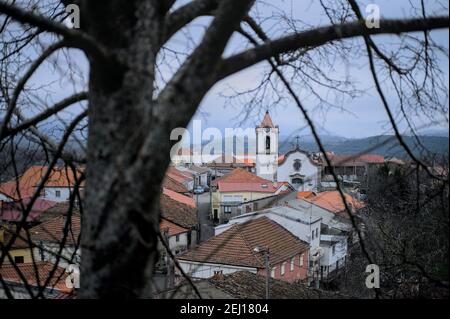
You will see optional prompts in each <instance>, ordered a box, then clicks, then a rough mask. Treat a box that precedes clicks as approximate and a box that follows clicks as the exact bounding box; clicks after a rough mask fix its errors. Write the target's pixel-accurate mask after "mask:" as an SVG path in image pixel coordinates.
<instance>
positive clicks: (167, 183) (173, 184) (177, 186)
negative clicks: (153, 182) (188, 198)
mask: <svg viewBox="0 0 450 319" xmlns="http://www.w3.org/2000/svg"><path fill="white" fill-rule="evenodd" d="M162 188H165V189H169V190H171V191H174V192H176V193H179V194H184V195H188V194H189V190H188V189H187V187H186V186H184V185H183V184H182V183H180V182H178V181H176V180H175V179H173V178H172V177H170V176H168V175H166V176H165V177H164V180H163V183H162Z"/></svg>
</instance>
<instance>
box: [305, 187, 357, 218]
mask: <svg viewBox="0 0 450 319" xmlns="http://www.w3.org/2000/svg"><path fill="white" fill-rule="evenodd" d="M344 198H345V202H346V203H347V206H348V207H349V208H350V210H351V212H352V213H356V212H357V211H358V210H360V209H362V208H364V206H365V205H364V203H363V202H361V201H359V200H357V199H356V198H354V197H353V196H351V195H350V194H347V193H344ZM297 199H299V200H300V201H303V202H306V203H310V204H312V205H313V206H315V207H320V208H322V209H324V210H326V211H328V212H330V213H333V214H335V215H338V216H341V217H343V218H349V216H348V213H347V211H346V209H345V203H344V201H343V200H342V196H341V194H340V193H339V191H326V192H321V193H313V194H311V195H309V196H306V197H305V196H304V193H298V194H297Z"/></svg>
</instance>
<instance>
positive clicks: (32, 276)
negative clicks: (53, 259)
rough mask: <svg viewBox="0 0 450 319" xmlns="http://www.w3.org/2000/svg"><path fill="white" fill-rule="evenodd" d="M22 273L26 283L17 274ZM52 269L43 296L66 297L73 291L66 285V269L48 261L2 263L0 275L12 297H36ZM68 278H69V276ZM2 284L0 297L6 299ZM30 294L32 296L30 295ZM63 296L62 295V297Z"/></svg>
mask: <svg viewBox="0 0 450 319" xmlns="http://www.w3.org/2000/svg"><path fill="white" fill-rule="evenodd" d="M16 267H17V269H18V271H20V274H22V276H23V278H24V279H25V281H26V284H25V283H24V281H23V280H22V277H21V276H20V275H19V272H18V271H17V269H16ZM53 270H54V273H53V276H52V278H51V279H50V280H49V282H48V285H47V286H46V287H45V288H44V290H43V297H44V298H47V299H48V298H58V299H62V298H68V297H69V296H71V295H72V294H73V293H74V292H75V291H74V289H73V288H71V287H70V285H67V283H66V282H67V280H68V276H69V273H68V272H67V271H66V269H64V268H62V267H59V266H55V265H53V264H51V263H49V262H36V263H35V264H33V263H23V264H17V265H15V266H13V265H2V267H0V276H1V278H2V280H3V281H4V282H5V284H6V286H7V289H8V292H9V293H10V294H11V295H12V297H13V298H14V299H31V298H32V297H37V296H38V294H39V290H40V288H41V286H42V285H43V284H44V283H45V282H46V280H47V278H48V276H49V274H50V273H51V272H52V271H53ZM69 280H70V278H69ZM27 285H28V288H27ZM5 289H6V288H5V287H4V286H3V285H0V299H7V298H8V293H7V292H6V290H5ZM30 294H32V296H31V295H30ZM63 296H64V297H63Z"/></svg>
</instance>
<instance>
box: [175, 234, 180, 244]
mask: <svg viewBox="0 0 450 319" xmlns="http://www.w3.org/2000/svg"><path fill="white" fill-rule="evenodd" d="M175 241H176V242H177V243H178V242H179V241H180V235H176V236H175Z"/></svg>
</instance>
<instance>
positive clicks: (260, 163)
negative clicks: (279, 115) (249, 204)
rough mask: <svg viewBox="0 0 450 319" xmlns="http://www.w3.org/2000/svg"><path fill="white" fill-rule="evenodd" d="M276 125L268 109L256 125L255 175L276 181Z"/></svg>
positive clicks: (277, 129)
mask: <svg viewBox="0 0 450 319" xmlns="http://www.w3.org/2000/svg"><path fill="white" fill-rule="evenodd" d="M278 135H279V128H278V126H275V125H273V122H272V119H271V118H270V115H269V111H267V112H266V114H265V115H264V119H263V121H262V122H261V124H260V125H258V126H257V127H256V175H258V176H259V177H262V178H265V179H268V180H271V181H273V182H276V181H277V169H278Z"/></svg>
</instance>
